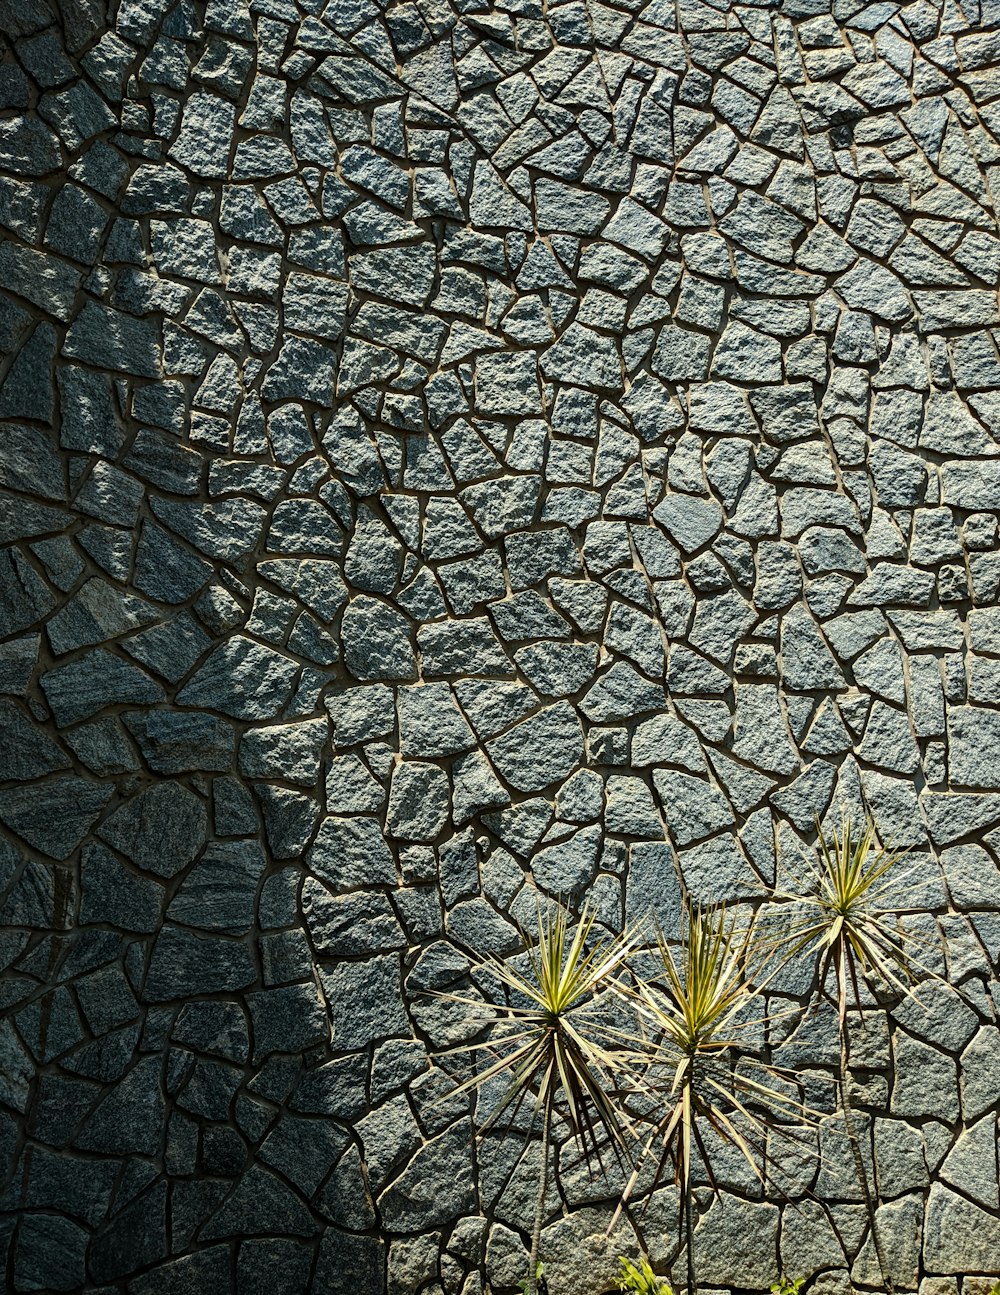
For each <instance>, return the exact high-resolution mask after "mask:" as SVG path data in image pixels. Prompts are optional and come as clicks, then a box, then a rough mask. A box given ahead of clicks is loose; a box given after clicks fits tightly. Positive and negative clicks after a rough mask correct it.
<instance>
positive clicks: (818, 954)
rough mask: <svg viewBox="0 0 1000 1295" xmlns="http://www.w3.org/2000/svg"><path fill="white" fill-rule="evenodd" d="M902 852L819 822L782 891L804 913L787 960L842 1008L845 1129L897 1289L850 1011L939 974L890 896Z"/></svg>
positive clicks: (879, 1252)
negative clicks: (854, 1062)
mask: <svg viewBox="0 0 1000 1295" xmlns="http://www.w3.org/2000/svg"><path fill="white" fill-rule="evenodd" d="M906 857H907V856H906V852H905V851H894V850H892V849H891V848H889V847H886V846H882V845H880V844H879V843H878V841H877V838H876V829H875V825H874V823H872V822H871V821H870V820H869V821H867V822H866V823H865V824H864V825H863V826H862V827H861V829H860V830H858V829H856V828H855V826H854V824H853V823H852V821H851V819H850V818H845V819H844V821H843V823H842V824H841V827H840V829H839V830H836V829H835V830H833V831H832V832H827V831H824V829H823V827H822V826H820V825H819V824H817V844H816V850H815V856H814V857H813V858H806V859H805V867H804V869H803V871H802V874H801V875H794V874H792V873H791V870H790V869H787V867H786V871H788V872H789V876H790V880H791V883H792V884H791V888H790V889H789V890H788V891H786V892H782V893H781V895H780V897H781V898H784V899H787V900H789V901H790V902H792V903H793V904H795V905H796V906H797V907H798V909H799V911H800V913H801V919H800V921H799V922H798V924H797V927H796V929H795V935H794V938H793V941H792V944H791V946H790V948H789V949H788V952H787V955H786V956H787V960H788V961H794V960H797V959H807V960H811V961H812V962H813V963H814V967H815V979H814V990H815V1003H814V1005H815V1006H818V1004H819V1002H821V1001H822V1000H824V999H826V1000H831V999H832V1001H833V1005H834V1006H835V1008H836V1013H837V1030H838V1037H839V1064H838V1068H837V1088H838V1092H839V1097H840V1109H841V1114H842V1116H843V1120H844V1132H845V1134H846V1137H847V1140H848V1143H849V1145H850V1149H851V1158H852V1161H853V1164H854V1169H855V1173H856V1175H857V1180H858V1186H859V1188H860V1189H861V1194H862V1199H863V1201H864V1205H865V1210H866V1213H867V1215H868V1225H869V1229H870V1233H871V1238H872V1244H873V1246H874V1249H875V1254H876V1258H877V1261H878V1268H879V1272H880V1274H881V1277H882V1281H883V1283H884V1285H885V1289H886V1291H887V1292H888V1293H889V1295H893V1291H894V1283H893V1278H892V1265H891V1261H890V1258H889V1256H888V1255H887V1253H886V1248H885V1244H884V1239H883V1237H882V1235H881V1233H880V1229H879V1224H878V1219H877V1206H878V1200H877V1195H876V1189H874V1188H873V1184H872V1183H871V1182H870V1181H869V1175H868V1171H867V1169H866V1168H865V1162H864V1157H863V1156H862V1153H861V1145H860V1138H859V1134H858V1128H857V1119H856V1115H855V1112H854V1108H853V1105H852V1100H851V1092H850V1086H851V1077H850V1046H849V1032H848V1012H850V1011H854V1012H856V1013H857V1014H858V1015H859V1017H860V1019H861V1022H862V1024H864V1009H865V1006H866V1004H865V1001H864V989H865V988H867V989H868V991H869V992H870V994H871V995H872V996H873V998H874V999H875V1001H877V995H878V994H879V993H881V994H882V996H883V997H886V996H887V997H889V998H891V999H895V1000H897V1001H899V1000H901V999H904V998H906V997H907V996H908V995H910V994H912V993H913V991H914V989H915V988H916V986H917V983H918V977H919V976H920V975H924V976H933V975H934V973H933V972H932V971H931V970H930V969H929V968H928V967H926V966H924V965H923V963H922V962H921V961H920V959H919V958H918V956H917V954H916V946H917V939H916V937H915V936H914V935H913V934H912V933H908V932H907V931H906V930H905V929H904V928H903V926H902V925H901V923H900V921H899V918H898V913H897V908H896V906H895V905H894V904H891V903H889V902H888V901H889V900H891V899H894V898H897V899H898V897H899V896H900V895H901V894H902V891H901V886H902V883H903V882H904V881H905V880H906V876H907V875H908V870H907V869H906V868H904V867H902V865H904V864H905V861H906Z"/></svg>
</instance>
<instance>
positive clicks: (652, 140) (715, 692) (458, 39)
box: [0, 0, 1000, 1295]
mask: <svg viewBox="0 0 1000 1295" xmlns="http://www.w3.org/2000/svg"><path fill="white" fill-rule="evenodd" d="M998 32H1000V14H998V12H997V11H996V8H995V6H994V5H991V4H990V3H988V0H918V3H914V4H907V5H900V4H898V3H896V2H895V0H888V2H887V3H876V4H868V5H865V4H863V3H861V2H860V0H808V2H806V0H789V2H788V3H785V4H782V5H778V6H771V7H768V6H766V5H764V6H761V5H760V4H749V3H748V4H743V3H739V2H738V0H734V2H733V3H725V4H723V3H718V2H715V0H713V2H712V3H704V2H702V0H680V2H679V3H678V4H676V5H670V4H664V3H662V2H661V0H648V2H646V0H628V2H627V3H617V2H616V3H612V4H596V3H588V4H580V3H577V0H568V2H567V3H560V4H554V5H548V6H545V5H539V4H535V3H532V2H531V0H524V2H519V3H518V4H513V5H500V6H497V5H493V6H491V5H486V4H475V3H466V2H465V0H463V2H462V3H457V2H455V3H450V2H449V0H443V2H442V3H431V2H430V0H418V2H417V3H416V4H410V3H394V4H386V5H382V4H371V3H369V2H368V0H331V2H330V3H325V4H324V3H320V2H319V0H252V3H249V2H247V0H120V2H118V3H114V4H112V3H110V0H107V2H106V0H86V3H71V4H66V5H52V4H51V3H46V0H23V2H22V3H16V2H13V0H11V2H8V3H2V0H0V37H2V39H0V357H2V359H0V694H2V695H0V726H2V729H3V737H4V739H5V740H4V741H3V742H2V743H0V923H2V928H3V929H2V930H0V953H2V957H3V961H2V963H0V966H2V967H3V968H4V970H5V972H6V976H5V979H4V985H3V1006H4V1009H5V1012H4V1019H3V1021H2V1023H0V1048H2V1052H3V1066H2V1067H0V1108H2V1109H0V1166H2V1170H0V1212H2V1213H3V1216H4V1218H5V1220H6V1222H5V1223H4V1224H3V1226H2V1227H0V1238H2V1253H3V1254H4V1255H5V1256H6V1259H5V1267H4V1272H5V1276H6V1279H7V1282H8V1284H10V1285H12V1288H13V1289H14V1291H15V1292H20V1291H32V1290H83V1291H91V1290H93V1291H97V1290H101V1291H104V1292H107V1291H112V1290H113V1291H115V1292H116V1293H117V1295H164V1293H165V1292H174V1291H181V1290H185V1291H186V1290H203V1289H204V1290H208V1289H212V1290H215V1289H218V1290H222V1291H231V1292H234V1295H253V1293H255V1292H258V1291H259V1292H265V1291H267V1292H273V1291H278V1292H280V1291H287V1292H289V1295H291V1293H292V1292H296V1293H297V1292H300V1291H305V1290H316V1291H321V1290H322V1291H324V1292H340V1291H342V1292H345V1293H346V1292H350V1295H383V1292H387V1291H392V1292H394V1293H395V1292H398V1293H399V1295H411V1292H412V1293H415V1292H416V1291H418V1290H426V1291H434V1292H438V1293H440V1292H442V1291H443V1292H445V1293H446V1295H452V1292H455V1295H477V1293H478V1292H479V1291H480V1290H481V1289H484V1287H483V1282H484V1280H487V1279H488V1280H491V1281H492V1283H493V1289H494V1290H495V1291H496V1292H497V1295H510V1292H511V1291H512V1289H513V1288H514V1287H516V1283H517V1281H519V1280H520V1278H521V1276H523V1263H524V1258H523V1244H522V1237H521V1235H520V1234H519V1233H518V1232H515V1231H514V1230H512V1229H513V1227H515V1226H516V1227H517V1228H520V1229H522V1231H523V1229H524V1228H525V1226H526V1223H525V1219H526V1211H529V1212H530V1201H531V1192H532V1187H531V1183H530V1177H531V1175H530V1172H528V1169H529V1168H530V1164H527V1165H526V1166H525V1167H522V1169H520V1170H518V1171H517V1173H516V1174H515V1177H514V1179H512V1186H511V1188H510V1189H508V1191H507V1192H506V1193H505V1194H504V1196H503V1198H502V1199H500V1200H498V1199H496V1195H495V1192H494V1190H493V1186H492V1185H491V1184H492V1183H493V1179H494V1178H495V1173H494V1169H495V1165H494V1164H493V1163H491V1162H489V1159H488V1156H486V1157H483V1156H481V1157H479V1162H478V1164H477V1157H476V1154H475V1151H474V1148H473V1143H472V1139H471V1130H470V1126H469V1123H468V1119H467V1116H468V1114H469V1107H468V1104H467V1103H466V1102H465V1101H464V1100H463V1101H459V1102H444V1103H439V1102H436V1099H437V1098H438V1096H439V1094H440V1088H439V1084H440V1074H439V1073H438V1072H439V1066H438V1065H437V1061H436V1059H435V1058H433V1057H430V1056H429V1055H428V1052H429V1050H430V1051H433V1050H434V1049H435V1048H439V1047H445V1046H447V1045H449V1044H453V1043H456V1042H458V1041H459V1040H460V1039H461V1038H463V1037H465V1033H463V1031H465V1032H466V1033H467V1027H465V1026H462V1024H461V1022H460V1021H459V1020H458V1019H457V1015H456V1013H455V1012H454V1010H453V1007H447V1008H446V1007H445V1006H444V1005H443V1004H441V1003H440V1002H433V1003H432V1002H430V1000H428V999H427V998H426V996H425V993H424V991H426V990H427V989H442V988H444V989H448V988H453V987H454V986H455V985H457V984H459V983H461V981H462V978H463V976H464V975H465V974H466V972H467V970H468V967H469V958H470V957H471V956H473V955H475V956H482V955H483V954H486V953H494V954H496V955H498V956H501V957H505V956H508V955H510V954H512V953H514V952H515V951H516V950H517V948H518V944H519V936H518V932H517V928H516V923H517V922H527V923H528V924H530V922H531V921H532V920H533V914H534V913H535V906H536V902H537V900H538V898H539V896H542V897H545V896H560V897H562V898H564V899H566V900H567V902H569V904H570V905H571V907H575V906H578V905H579V904H580V903H581V902H582V901H583V899H584V898H585V897H590V898H591V899H592V900H593V902H594V905H595V907H596V911H597V913H598V917H599V921H600V922H601V924H602V925H603V926H606V927H608V928H616V927H620V926H621V925H622V924H623V923H624V922H625V921H638V920H642V919H648V918H649V917H650V916H652V917H653V918H654V919H655V920H656V921H657V922H658V923H659V925H660V927H661V928H662V929H663V931H664V932H665V933H666V934H667V935H668V936H670V935H674V934H676V932H677V928H678V923H679V919H680V913H681V904H682V887H683V888H684V889H686V890H687V892H688V893H690V894H691V895H693V896H694V897H695V898H697V899H704V900H720V899H725V900H727V901H731V902H734V903H738V904H740V905H741V906H744V905H745V906H746V907H747V909H748V910H749V909H750V908H753V907H756V906H759V905H760V904H762V903H766V902H768V899H769V891H770V889H771V887H772V886H774V885H775V877H776V858H775V840H776V839H777V842H778V846H779V848H780V850H781V851H782V853H784V854H785V855H786V856H787V857H789V858H792V859H794V858H795V857H796V856H797V853H798V849H799V847H800V846H801V845H808V843H809V842H810V841H811V840H812V836H813V833H814V830H815V821H816V819H817V818H819V819H820V820H821V821H825V822H826V823H828V824H831V823H836V822H838V821H839V817H840V814H841V812H842V809H843V808H844V807H847V808H848V809H851V810H852V811H853V812H854V813H856V814H857V813H862V812H865V811H868V812H871V813H872V814H873V815H874V817H875V818H876V820H877V822H878V824H879V827H880V830H881V832H882V834H883V836H884V837H887V838H891V839H893V840H895V841H896V842H897V844H899V845H906V846H910V847H912V848H914V850H915V851H917V854H916V855H915V857H914V860H913V872H912V873H911V874H910V878H909V880H908V882H906V883H904V885H903V886H902V887H900V892H901V893H900V894H898V895H896V894H894V895H893V896H892V900H893V902H899V903H900V904H901V905H902V906H903V907H905V908H907V909H913V910H917V911H916V913H915V915H914V916H913V917H912V918H908V919H907V920H912V921H913V923H914V927H915V929H917V928H919V932H920V935H921V938H923V939H926V940H927V942H928V943H927V947H928V949H929V950H930V952H929V953H928V954H927V958H928V961H929V962H931V963H932V964H933V966H934V967H935V969H938V970H940V971H947V972H948V973H949V974H950V975H951V976H952V978H953V979H955V980H956V981H961V989H962V994H963V996H962V997H961V998H958V996H957V995H956V994H955V993H954V992H952V991H947V990H945V989H943V987H941V986H931V987H928V988H927V989H926V990H924V991H922V994H921V1001H919V1002H914V1003H910V1004H906V1005H903V1006H895V1005H894V1006H893V1008H892V1010H891V1011H888V1012H887V1013H880V1014H879V1015H878V1020H879V1022H880V1023H879V1024H878V1025H877V1026H876V1025H875V1023H874V1021H872V1022H871V1023H870V1024H871V1028H870V1029H866V1030H864V1031H853V1032H852V1039H851V1046H852V1061H853V1064H854V1077H853V1082H854V1084H855V1086H856V1090H857V1092H858V1097H859V1105H861V1106H863V1107H864V1109H865V1115H864V1119H863V1124H864V1130H865V1132H864V1140H865V1155H866V1157H868V1158H869V1159H871V1161H872V1162H873V1165H874V1167H875V1168H876V1169H877V1171H878V1175H879V1181H880V1186H881V1190H882V1196H883V1198H884V1204H883V1206H882V1211H881V1213H880V1220H881V1221H882V1223H883V1227H884V1231H885V1233H886V1236H887V1237H888V1238H889V1239H890V1241H891V1248H892V1251H893V1265H894V1270H895V1272H896V1277H897V1284H898V1286H899V1288H900V1289H907V1290H909V1289H914V1288H919V1289H920V1290H921V1291H923V1292H924V1295H959V1292H958V1287H957V1285H955V1284H954V1281H953V1280H952V1279H957V1278H958V1277H959V1276H962V1278H963V1281H964V1282H965V1284H966V1286H968V1288H969V1291H974V1295H983V1292H984V1291H985V1290H986V1289H987V1286H984V1287H983V1291H980V1288H979V1286H978V1285H975V1283H976V1282H980V1281H983V1280H985V1274H986V1273H989V1272H991V1271H992V1272H994V1273H995V1268H996V1253H997V1250H998V1248H1000V1242H998V1239H997V1236H996V1227H995V1214H996V1210H997V1196H996V1181H997V1162H996V1136H995V1134H996V1130H995V1121H994V1107H995V1104H996V1091H997V1086H998V1071H997V1064H998V1063H997V1060H996V1057H997V1050H998V1049H997V1026H996V1020H995V1014H996V1006H997V1004H998V1003H1000V993H998V990H997V984H996V966H997V961H996V960H997V956H998V953H1000V923H998V918H997V895H998V888H1000V866H998V860H1000V798H998V796H997V792H998V791H1000V772H998V771H1000V541H998V535H1000V527H998V518H1000V466H998V459H1000V451H998V447H1000V395H998V391H1000V355H998V351H997V342H998V340H1000V311H998V305H997V289H998V285H1000V237H998V234H997V228H996V226H997V211H996V208H995V192H996V188H997V166H998V164H1000V110H998V108H997V102H998V100H997V93H998V89H997V87H998V84H1000V81H998V78H1000V38H998ZM775 830H776V833H777V838H776V837H775ZM770 907H771V908H773V907H775V905H770ZM939 937H940V939H941V940H944V942H945V946H946V947H945V949H944V950H941V948H940V941H939ZM804 991H805V983H804V981H801V982H800V981H799V980H790V981H789V985H788V992H789V993H791V994H793V995H794V994H796V993H800V992H804ZM783 992H784V989H783ZM828 1025H829V1020H828V1018H827V1017H826V1015H825V1014H820V1015H819V1016H817V1017H816V1018H815V1019H812V1020H811V1021H807V1022H805V1023H802V1024H801V1025H800V1026H799V1028H798V1029H797V1030H796V1031H795V1033H794V1034H793V1036H792V1037H791V1038H789V1039H788V1040H787V1041H786V1042H783V1043H782V1046H781V1048H780V1051H781V1052H782V1054H784V1055H785V1056H786V1058H790V1059H791V1060H792V1062H793V1063H794V1064H796V1065H800V1066H802V1067H803V1068H809V1074H808V1076H807V1077H806V1086H807V1088H808V1089H809V1090H810V1092H812V1090H813V1089H814V1088H815V1090H816V1091H823V1092H825V1091H826V1090H825V1088H824V1084H825V1082H826V1078H828V1076H829V1073H830V1071H831V1069H832V1068H833V1067H834V1066H835V1062H836V1050H835V1047H833V1045H832V1044H831V1038H832V1036H831V1034H830V1033H829V1031H828V1030H827V1026H828ZM428 1045H430V1048H429V1047H428ZM824 1100H826V1099H825V1098H824ZM822 1141H823V1146H824V1149H825V1154H826V1159H825V1162H824V1165H823V1167H822V1168H821V1169H820V1170H819V1171H818V1174H817V1176H816V1190H817V1194H818V1196H819V1198H820V1199H819V1200H818V1201H816V1202H813V1201H803V1202H796V1204H801V1205H802V1210H803V1212H802V1213H796V1212H795V1210H794V1209H793V1208H792V1207H791V1206H789V1205H787V1204H786V1203H785V1202H783V1201H782V1200H780V1199H779V1197H778V1196H777V1195H775V1196H774V1197H773V1199H772V1197H771V1195H768V1196H767V1197H766V1199H764V1198H761V1196H760V1194H759V1191H758V1189H757V1188H756V1187H755V1185H754V1184H753V1182H752V1180H751V1179H750V1178H748V1176H747V1174H746V1173H745V1172H743V1171H740V1170H739V1169H738V1168H734V1167H733V1166H732V1165H728V1164H727V1166H726V1170H725V1174H724V1181H723V1186H724V1188H725V1192H724V1194H723V1196H722V1198H721V1199H719V1200H715V1201H711V1200H708V1199H707V1198H706V1199H705V1200H702V1201H700V1202H699V1218H698V1231H697V1245H698V1249H699V1258H700V1260H701V1266H702V1273H701V1279H702V1281H703V1282H704V1283H705V1284H707V1285H711V1286H719V1287H726V1286H736V1287H739V1288H741V1289H747V1288H757V1289H766V1288H767V1287H768V1286H769V1285H770V1283H771V1282H772V1281H773V1280H774V1279H775V1278H776V1277H777V1276H778V1274H779V1271H781V1270H782V1269H784V1270H785V1271H786V1272H788V1273H789V1274H790V1275H793V1276H794V1275H795V1274H796V1273H797V1272H799V1271H806V1270H808V1271H809V1272H811V1273H816V1274H817V1290H821V1291H823V1292H825V1293H826V1295H833V1292H834V1291H836V1293H837V1295H842V1292H843V1291H844V1290H846V1289H847V1285H848V1284H849V1283H850V1281H852V1280H853V1281H856V1282H858V1283H859V1284H862V1285H871V1284H877V1281H878V1273H877V1265H876V1263H875V1256H874V1253H873V1246H872V1243H871V1239H870V1238H869V1237H867V1236H866V1235H865V1223H864V1218H863V1206H862V1205H861V1204H860V1198H859V1189H858V1185H857V1183H856V1181H855V1180H854V1178H853V1169H852V1165H851V1162H850V1157H849V1156H848V1154H847V1150H846V1147H845V1146H844V1145H843V1139H842V1138H841V1139H840V1142H839V1143H838V1141H837V1138H836V1136H835V1134H834V1133H833V1132H831V1130H830V1129H829V1128H828V1127H824V1130H823V1135H822ZM563 1150H564V1149H561V1152H560V1154H562V1151H563ZM504 1154H508V1152H507V1151H505V1152H504ZM510 1154H513V1153H512V1152H510ZM505 1163H506V1162H505ZM512 1163H513V1162H512V1161H511V1162H510V1164H511V1165H512ZM509 1167H510V1165H508V1168H509ZM799 1168H801V1167H799ZM803 1172H804V1171H803ZM792 1176H793V1178H796V1179H797V1178H798V1177H801V1176H802V1174H799V1173H798V1170H796V1172H795V1174H793V1175H792ZM578 1179H579V1175H577V1176H576V1177H573V1175H572V1174H570V1176H569V1178H568V1179H567V1182H566V1184H564V1186H565V1198H566V1200H567V1201H568V1202H569V1203H570V1208H569V1209H568V1212H567V1213H566V1214H565V1216H559V1217H556V1216H555V1214H554V1215H553V1217H552V1218H551V1219H550V1220H549V1222H548V1225H547V1227H546V1234H545V1236H546V1241H545V1244H546V1246H547V1247H548V1250H549V1252H550V1257H551V1260H552V1263H553V1265H554V1270H558V1273H559V1279H560V1280H562V1279H563V1277H565V1280H566V1281H568V1282H570V1284H575V1286H576V1287H578V1288H579V1290H580V1292H581V1295H582V1293H583V1292H584V1291H585V1290H588V1289H593V1291H594V1292H595V1295H597V1292H598V1291H599V1290H600V1291H603V1289H604V1288H605V1287H606V1286H607V1284H608V1278H609V1277H610V1275H611V1272H610V1269H609V1267H608V1262H607V1261H608V1259H609V1256H611V1257H612V1258H613V1257H614V1256H613V1253H612V1252H613V1250H614V1246H611V1247H609V1246H608V1245H605V1244H604V1243H603V1242H602V1241H601V1239H600V1238H601V1235H602V1233H603V1228H604V1226H605V1223H604V1216H605V1214H606V1212H607V1208H608V1207H609V1206H610V1199H611V1197H612V1196H613V1190H612V1187H611V1185H610V1184H598V1183H592V1184H588V1186H587V1187H586V1189H585V1190H582V1189H581V1188H580V1183H579V1181H578ZM799 1187H801V1184H799ZM795 1190H799V1188H796V1189H795ZM768 1191H769V1193H770V1188H769V1189H768ZM668 1196H669V1192H667V1193H658V1194H657V1198H656V1201H655V1202H654V1206H653V1207H652V1208H651V1210H650V1214H649V1217H650V1218H651V1219H655V1229H656V1230H658V1235H657V1236H656V1237H655V1238H654V1239H652V1240H651V1242H650V1244H651V1246H652V1253H653V1254H654V1256H655V1257H656V1259H657V1262H658V1263H659V1262H661V1261H662V1262H663V1263H667V1262H668V1261H670V1260H671V1258H672V1255H671V1253H670V1250H671V1246H672V1238H673V1236H674V1235H675V1233H674V1229H675V1227H676V1219H675V1218H673V1217H670V1215H671V1210H670V1208H669V1202H668V1204H667V1206H665V1205H664V1201H667V1198H668ZM553 1199H554V1198H553ZM665 1238H666V1239H665ZM637 1244H638V1242H637V1240H636V1239H635V1238H634V1237H633V1236H632V1234H631V1233H630V1232H629V1230H628V1228H624V1229H623V1231H622V1234H621V1238H620V1240H619V1241H618V1242H616V1245H617V1246H618V1248H620V1249H622V1250H626V1251H629V1250H633V1249H634V1248H635V1247H636V1246H637ZM673 1276H674V1279H675V1286H676V1284H677V1279H678V1276H679V1270H678V1272H675V1273H674V1274H673ZM942 1280H944V1281H951V1282H952V1285H950V1286H941V1285H940V1283H941V1281H942ZM918 1283H920V1285H919V1287H918ZM935 1283H937V1284H935ZM925 1288H926V1289H925ZM965 1295H968V1291H965Z"/></svg>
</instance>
